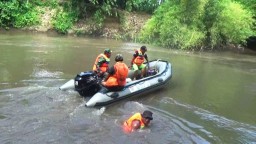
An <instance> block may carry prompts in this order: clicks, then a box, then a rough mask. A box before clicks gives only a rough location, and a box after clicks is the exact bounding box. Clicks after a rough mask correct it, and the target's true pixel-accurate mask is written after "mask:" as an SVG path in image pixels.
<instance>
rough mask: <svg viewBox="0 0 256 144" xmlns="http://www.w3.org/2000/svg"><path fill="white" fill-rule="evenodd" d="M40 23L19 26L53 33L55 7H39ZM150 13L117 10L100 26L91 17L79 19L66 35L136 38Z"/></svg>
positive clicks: (34, 30)
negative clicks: (114, 14)
mask: <svg viewBox="0 0 256 144" xmlns="http://www.w3.org/2000/svg"><path fill="white" fill-rule="evenodd" d="M40 11H42V13H41V15H40V23H39V24H38V25H34V26H29V27H24V28H21V29H20V30H23V31H32V32H47V33H49V32H50V33H54V32H56V33H57V31H56V30H55V29H54V26H53V17H54V15H56V12H57V11H56V9H50V8H47V7H44V8H40ZM150 17H151V15H149V14H146V13H138V12H136V13H135V12H127V11H118V16H112V17H111V16H109V17H106V18H105V20H104V21H103V25H102V26H101V27H99V26H96V24H95V22H94V21H93V19H92V18H91V17H87V18H84V19H79V20H78V21H77V22H75V23H74V24H73V26H72V27H71V28H70V29H69V30H68V31H67V35H73V36H90V37H102V38H110V39H119V40H120V39H122V40H129V41H130V40H136V38H137V36H138V34H139V31H140V30H141V29H142V27H143V26H144V24H145V22H146V21H147V20H148V19H150Z"/></svg>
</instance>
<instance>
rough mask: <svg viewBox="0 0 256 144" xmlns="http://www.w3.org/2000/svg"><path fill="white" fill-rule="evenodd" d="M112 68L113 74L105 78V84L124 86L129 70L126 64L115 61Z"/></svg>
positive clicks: (108, 85)
mask: <svg viewBox="0 0 256 144" xmlns="http://www.w3.org/2000/svg"><path fill="white" fill-rule="evenodd" d="M114 69H115V74H114V75H112V76H110V77H109V78H108V79H107V81H106V83H105V86H107V87H111V86H125V84H126V78H127V76H128V71H129V69H128V67H127V65H126V64H125V63H123V62H116V64H115V65H114Z"/></svg>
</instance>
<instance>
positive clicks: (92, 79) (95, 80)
mask: <svg viewBox="0 0 256 144" xmlns="http://www.w3.org/2000/svg"><path fill="white" fill-rule="evenodd" d="M171 77H172V65H171V63H169V62H168V61H165V60H152V61H149V63H148V70H147V77H144V78H141V79H137V80H133V79H134V71H133V70H129V74H128V77H127V84H126V85H125V87H124V88H123V89H122V90H121V91H110V90H108V89H107V88H106V87H104V86H102V85H101V79H100V78H99V77H98V76H97V74H95V73H94V72H93V71H86V72H81V73H80V74H77V76H76V77H75V78H74V79H71V80H70V81H68V82H67V83H65V84H64V85H62V86H61V87H60V90H67V89H74V90H75V91H77V92H78V93H79V94H80V95H81V96H85V97H90V99H89V100H88V101H87V102H86V104H85V106H86V107H95V106H105V105H109V104H111V103H113V102H116V101H119V100H121V99H125V98H129V97H132V96H135V95H140V94H144V93H147V92H151V91H154V90H156V89H159V88H162V87H163V86H164V85H165V84H166V83H167V82H168V81H169V80H170V79H171Z"/></svg>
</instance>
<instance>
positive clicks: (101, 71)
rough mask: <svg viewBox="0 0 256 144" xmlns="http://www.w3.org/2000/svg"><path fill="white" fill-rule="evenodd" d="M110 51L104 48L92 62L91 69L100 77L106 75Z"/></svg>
mask: <svg viewBox="0 0 256 144" xmlns="http://www.w3.org/2000/svg"><path fill="white" fill-rule="evenodd" d="M111 53H112V51H111V50H110V49H109V48H107V49H105V50H104V53H102V54H99V55H98V56H97V58H96V60H95V62H94V65H93V71H94V72H95V73H97V74H98V76H100V77H101V78H103V77H104V76H105V75H106V72H107V70H108V65H109V63H110V57H111Z"/></svg>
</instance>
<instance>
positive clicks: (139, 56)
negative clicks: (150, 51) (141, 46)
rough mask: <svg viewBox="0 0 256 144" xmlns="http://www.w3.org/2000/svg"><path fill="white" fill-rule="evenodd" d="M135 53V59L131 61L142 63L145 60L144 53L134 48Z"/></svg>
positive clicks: (137, 63)
mask: <svg viewBox="0 0 256 144" xmlns="http://www.w3.org/2000/svg"><path fill="white" fill-rule="evenodd" d="M135 54H136V57H135V59H134V60H133V63H134V64H136V65H138V66H140V65H141V64H143V63H144V61H145V55H144V54H142V52H141V51H140V50H136V51H135Z"/></svg>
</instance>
